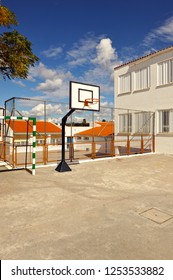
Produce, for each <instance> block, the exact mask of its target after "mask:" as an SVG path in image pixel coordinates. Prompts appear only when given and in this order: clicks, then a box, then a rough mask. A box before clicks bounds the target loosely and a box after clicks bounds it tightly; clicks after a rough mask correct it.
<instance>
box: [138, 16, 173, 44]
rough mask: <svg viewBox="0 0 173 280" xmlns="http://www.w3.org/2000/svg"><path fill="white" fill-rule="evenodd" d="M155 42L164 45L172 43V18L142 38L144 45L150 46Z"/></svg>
mask: <svg viewBox="0 0 173 280" xmlns="http://www.w3.org/2000/svg"><path fill="white" fill-rule="evenodd" d="M156 40H160V41H163V42H166V43H169V42H173V17H170V18H168V19H167V20H166V21H165V22H164V23H163V25H161V26H160V27H158V28H156V29H153V30H152V31H151V32H149V33H148V34H147V35H146V37H145V38H144V45H146V46H150V45H152V44H153V43H154V42H155V41H156Z"/></svg>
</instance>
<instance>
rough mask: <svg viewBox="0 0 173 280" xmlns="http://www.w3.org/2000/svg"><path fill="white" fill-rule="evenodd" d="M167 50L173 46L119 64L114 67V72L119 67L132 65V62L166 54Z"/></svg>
mask: <svg viewBox="0 0 173 280" xmlns="http://www.w3.org/2000/svg"><path fill="white" fill-rule="evenodd" d="M169 49H170V50H171V49H172V50H173V46H170V47H167V48H164V49H162V50H159V51H155V52H152V53H149V54H147V55H144V56H141V57H139V58H137V59H134V60H131V61H128V62H125V63H123V64H120V65H118V66H116V67H115V68H114V70H116V69H119V68H121V67H123V66H126V65H129V64H131V63H134V62H136V61H138V60H142V59H145V58H148V57H153V56H156V55H158V54H161V53H164V52H166V51H169Z"/></svg>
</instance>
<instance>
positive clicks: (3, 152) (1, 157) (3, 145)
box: [0, 116, 36, 175]
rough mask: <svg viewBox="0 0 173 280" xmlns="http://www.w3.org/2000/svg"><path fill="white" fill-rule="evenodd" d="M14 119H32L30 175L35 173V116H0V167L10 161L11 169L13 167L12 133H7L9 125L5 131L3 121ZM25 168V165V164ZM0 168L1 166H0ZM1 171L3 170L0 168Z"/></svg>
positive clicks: (13, 147)
mask: <svg viewBox="0 0 173 280" xmlns="http://www.w3.org/2000/svg"><path fill="white" fill-rule="evenodd" d="M14 120H25V121H32V175H35V167H36V118H31V117H15V116H0V122H1V130H0V131H1V138H0V140H1V141H0V163H1V164H0V167H1V166H3V165H6V164H7V163H10V165H11V167H12V169H14V167H15V145H14V137H13V135H10V134H9V135H8V130H9V125H8V128H7V131H5V123H6V122H10V121H14ZM26 152H27V151H26ZM25 168H26V169H27V166H26V165H25ZM0 170H1V168H0ZM1 171H3V170H1Z"/></svg>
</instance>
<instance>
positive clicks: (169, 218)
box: [0, 155, 173, 260]
mask: <svg viewBox="0 0 173 280" xmlns="http://www.w3.org/2000/svg"><path fill="white" fill-rule="evenodd" d="M71 168H72V172H64V173H59V172H56V171H55V170H54V167H46V168H39V169H37V171H36V176H32V175H30V174H29V173H28V172H26V171H13V172H8V173H7V172H5V173H0V259H81V260H82V259H84V260H88V259H109V260H111V259H165V260H166V259H173V156H164V155H144V156H136V157H129V158H114V159H110V160H108V159H107V160H106V159H105V160H104V161H93V162H90V163H89V162H88V163H82V164H78V165H73V166H71Z"/></svg>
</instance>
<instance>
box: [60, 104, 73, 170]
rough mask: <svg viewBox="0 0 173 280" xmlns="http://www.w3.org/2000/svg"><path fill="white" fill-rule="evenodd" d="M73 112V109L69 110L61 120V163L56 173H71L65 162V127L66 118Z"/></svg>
mask: <svg viewBox="0 0 173 280" xmlns="http://www.w3.org/2000/svg"><path fill="white" fill-rule="evenodd" d="M74 111H75V109H71V110H70V111H69V112H68V113H67V114H66V115H65V116H64V117H63V118H62V156H61V162H60V163H59V164H58V166H57V167H56V169H55V170H56V171H58V172H65V171H71V169H70V167H69V166H68V164H67V163H66V161H65V125H66V121H67V118H68V117H69V116H70V115H71V114H72V113H73V112H74Z"/></svg>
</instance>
